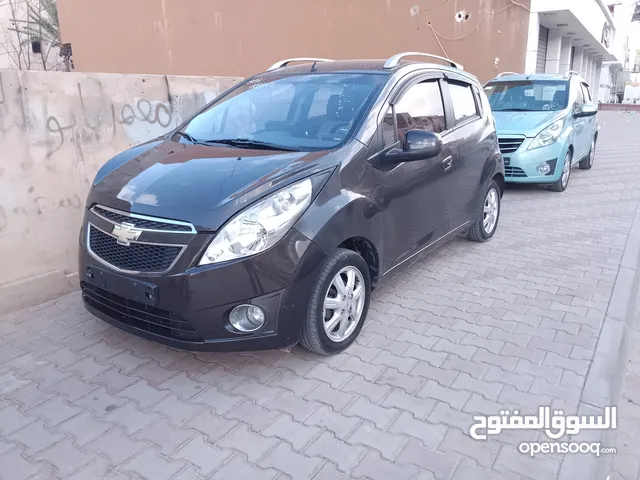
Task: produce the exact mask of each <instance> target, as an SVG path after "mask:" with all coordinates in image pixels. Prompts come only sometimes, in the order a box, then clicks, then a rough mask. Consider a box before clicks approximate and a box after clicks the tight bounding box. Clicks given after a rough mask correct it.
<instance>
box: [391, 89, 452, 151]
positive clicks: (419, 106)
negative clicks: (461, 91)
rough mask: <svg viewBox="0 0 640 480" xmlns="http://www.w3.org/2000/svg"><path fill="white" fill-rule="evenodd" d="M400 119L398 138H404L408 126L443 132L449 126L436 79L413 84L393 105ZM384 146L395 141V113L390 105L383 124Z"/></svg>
mask: <svg viewBox="0 0 640 480" xmlns="http://www.w3.org/2000/svg"><path fill="white" fill-rule="evenodd" d="M394 108H395V112H396V121H397V122H398V140H400V141H402V140H403V139H404V136H405V134H406V133H407V132H408V131H409V130H426V131H429V132H435V133H440V132H442V131H444V130H445V129H446V124H445V117H444V103H443V101H442V92H441V91H440V85H439V83H438V81H437V80H430V81H428V82H422V83H418V84H416V85H414V86H412V87H411V88H410V89H409V90H408V91H407V92H406V93H405V94H404V95H403V96H402V98H401V99H400V101H399V102H398V103H396V105H395V106H394ZM382 137H383V141H384V146H385V147H388V146H389V145H391V144H393V143H395V141H396V139H395V135H394V132H393V113H392V109H391V108H389V111H388V112H387V115H385V118H384V123H383V125H382Z"/></svg>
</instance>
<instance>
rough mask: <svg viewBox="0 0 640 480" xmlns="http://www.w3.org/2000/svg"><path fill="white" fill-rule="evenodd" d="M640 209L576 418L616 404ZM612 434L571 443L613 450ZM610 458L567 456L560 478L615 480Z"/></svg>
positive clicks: (631, 312) (639, 247) (638, 268)
mask: <svg viewBox="0 0 640 480" xmlns="http://www.w3.org/2000/svg"><path fill="white" fill-rule="evenodd" d="M639 273H640V205H638V208H637V209H636V213H635V216H634V219H633V223H632V225H631V230H630V231H629V236H628V237H627V242H626V244H625V248H624V252H623V254H622V260H621V262H620V268H619V270H618V275H617V276H616V280H615V282H614V285H613V292H612V294H611V300H610V301H609V306H608V308H607V313H606V315H605V318H604V322H603V325H602V329H601V331H600V335H599V338H598V343H597V345H596V350H595V352H594V355H593V361H592V362H591V365H590V367H589V371H588V373H587V378H586V381H585V384H584V389H583V392H582V397H581V398H580V406H579V409H578V410H579V414H580V415H602V414H603V409H604V407H605V406H617V405H618V404H619V400H620V395H621V391H622V383H623V380H624V372H625V365H626V361H627V352H628V347H629V345H628V343H629V337H630V333H631V330H632V328H633V324H634V319H635V313H636V312H635V311H636V305H637V298H638V289H639V287H640V275H639ZM614 437H615V432H614V431H611V430H606V431H598V430H595V431H594V430H592V431H587V432H581V433H580V434H578V435H576V436H574V437H573V438H572V439H571V441H574V442H600V443H601V444H602V446H603V447H605V448H606V447H613V446H614ZM613 458H614V455H601V456H600V457H596V456H595V455H591V454H589V455H582V454H572V455H568V456H567V457H565V459H564V461H563V463H562V465H561V467H560V472H559V475H558V480H575V479H577V478H582V479H593V480H604V479H606V478H607V476H608V475H611V476H612V478H613V472H612V471H611V465H612V463H613Z"/></svg>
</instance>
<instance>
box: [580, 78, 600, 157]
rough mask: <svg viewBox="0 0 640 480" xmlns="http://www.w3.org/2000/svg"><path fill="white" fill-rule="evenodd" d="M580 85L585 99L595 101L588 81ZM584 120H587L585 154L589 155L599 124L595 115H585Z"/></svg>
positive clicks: (585, 123) (588, 101)
mask: <svg viewBox="0 0 640 480" xmlns="http://www.w3.org/2000/svg"><path fill="white" fill-rule="evenodd" d="M580 87H581V88H582V96H583V97H584V101H585V102H586V103H593V100H592V98H591V92H590V91H589V85H587V84H586V83H581V84H580ZM583 120H585V122H584V138H583V142H584V148H585V151H584V153H583V155H588V154H589V151H590V150H591V141H592V140H593V137H594V136H595V134H596V130H597V128H598V124H597V119H596V116H595V115H592V116H590V117H584V118H583Z"/></svg>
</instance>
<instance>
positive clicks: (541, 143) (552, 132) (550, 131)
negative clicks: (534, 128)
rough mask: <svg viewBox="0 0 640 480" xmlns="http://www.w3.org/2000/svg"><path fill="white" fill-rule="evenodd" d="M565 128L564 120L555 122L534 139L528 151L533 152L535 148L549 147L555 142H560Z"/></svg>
mask: <svg viewBox="0 0 640 480" xmlns="http://www.w3.org/2000/svg"><path fill="white" fill-rule="evenodd" d="M563 127H564V118H561V119H560V120H557V121H555V122H553V123H552V124H551V125H549V126H548V127H547V128H545V129H544V130H542V131H541V132H540V133H539V134H538V135H536V138H534V139H533V142H531V145H529V148H528V150H533V149H534V148H540V147H546V146H547V145H551V144H552V143H553V142H555V141H556V140H558V137H560V134H561V133H562V128H563Z"/></svg>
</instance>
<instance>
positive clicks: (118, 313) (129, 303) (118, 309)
mask: <svg viewBox="0 0 640 480" xmlns="http://www.w3.org/2000/svg"><path fill="white" fill-rule="evenodd" d="M80 287H81V288H82V295H83V298H84V300H85V302H87V304H88V305H89V306H91V307H93V308H95V309H96V310H98V311H99V312H101V313H103V314H105V315H107V316H108V317H110V318H112V319H113V320H115V321H117V322H119V323H122V324H124V325H129V326H130V327H134V328H137V329H138V330H144V331H145V332H150V333H155V334H156V335H160V336H162V337H165V338H172V339H175V340H182V341H185V342H202V341H204V340H203V338H202V337H201V336H200V335H199V334H198V332H196V331H195V329H194V328H193V327H192V326H191V325H190V324H189V323H188V322H187V321H186V320H184V319H183V318H182V317H180V316H178V315H174V314H173V313H171V312H168V311H166V310H162V309H160V308H156V307H152V306H150V305H145V304H144V303H140V302H135V301H133V300H128V299H126V298H124V297H120V296H118V295H114V294H112V293H109V292H107V291H106V290H103V289H101V288H98V287H96V286H94V285H91V284H88V283H86V282H81V283H80Z"/></svg>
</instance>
